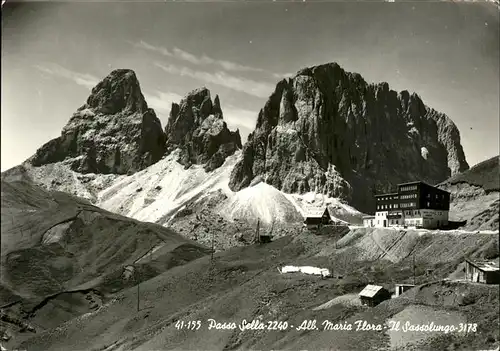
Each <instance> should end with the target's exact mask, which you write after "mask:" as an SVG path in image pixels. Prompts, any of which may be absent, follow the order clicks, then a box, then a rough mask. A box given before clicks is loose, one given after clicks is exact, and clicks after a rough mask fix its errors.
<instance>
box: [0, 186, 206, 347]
mask: <svg viewBox="0 0 500 351" xmlns="http://www.w3.org/2000/svg"><path fill="white" fill-rule="evenodd" d="M1 189H2V197H1V207H2V218H1V223H2V231H1V233H2V235H1V255H0V261H1V262H0V306H2V309H1V313H0V318H1V321H2V323H0V336H1V335H2V332H6V331H7V332H8V334H9V335H10V336H11V340H9V341H8V342H7V344H6V345H5V346H6V347H8V348H9V349H12V348H11V347H10V344H11V343H12V342H20V341H22V340H23V339H25V338H27V337H30V336H32V335H33V333H40V332H42V331H44V330H45V329H50V328H53V327H56V326H57V325H59V324H61V323H63V322H65V321H67V320H69V319H72V318H74V317H77V316H80V315H82V314H84V313H88V312H92V311H94V310H95V309H97V308H99V307H100V306H101V304H102V303H105V302H106V301H109V300H110V299H112V298H113V296H114V294H116V293H117V292H119V291H121V290H123V289H126V288H129V287H131V286H134V285H136V284H138V283H140V282H141V281H145V280H148V279H150V278H152V277H154V276H156V275H158V274H160V273H162V272H164V271H166V270H168V269H170V268H172V267H175V266H178V265H182V264H184V263H186V262H189V261H191V260H195V259H197V258H199V257H202V256H204V255H207V254H208V253H209V252H210V251H209V250H208V249H207V248H206V247H204V246H202V245H200V244H198V243H196V242H194V241H191V240H188V239H186V238H184V237H183V236H181V235H179V234H177V233H175V232H173V231H172V230H171V229H167V228H164V227H162V226H159V225H155V224H152V223H142V222H139V221H136V220H133V219H130V218H126V217H123V216H119V215H116V214H113V213H110V212H108V211H105V210H103V209H100V208H98V207H96V206H93V205H91V204H90V203H89V202H88V201H86V200H83V199H80V198H77V197H73V196H71V195H69V194H66V193H63V192H51V191H46V190H43V189H41V188H40V187H38V186H35V185H34V184H32V183H29V182H26V181H13V182H5V181H2V184H1Z"/></svg>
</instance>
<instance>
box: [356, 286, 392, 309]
mask: <svg viewBox="0 0 500 351" xmlns="http://www.w3.org/2000/svg"><path fill="white" fill-rule="evenodd" d="M390 298H391V293H390V292H389V291H388V290H387V289H384V288H383V287H382V286H379V285H371V284H369V285H367V286H366V287H365V288H364V289H363V290H362V291H361V292H360V293H359V299H360V300H361V303H362V304H363V305H366V306H370V307H373V306H376V305H378V304H379V303H381V302H382V301H385V300H389V299H390Z"/></svg>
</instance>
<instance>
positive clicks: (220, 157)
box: [165, 88, 242, 171]
mask: <svg viewBox="0 0 500 351" xmlns="http://www.w3.org/2000/svg"><path fill="white" fill-rule="evenodd" d="M165 134H166V139H167V143H166V144H167V149H168V150H169V151H170V150H173V149H176V148H180V149H181V150H182V152H181V156H180V157H179V160H178V161H179V162H180V163H181V164H183V165H184V166H185V167H189V166H191V165H192V164H203V165H204V167H205V170H206V171H211V170H214V169H216V168H218V167H220V166H221V165H222V164H223V163H224V161H225V160H226V157H228V156H230V155H232V154H233V153H234V152H235V151H236V150H238V149H241V147H242V145H241V137H240V133H239V131H238V130H236V131H234V132H231V131H230V130H229V129H228V128H227V124H226V122H224V120H223V115H222V109H221V107H220V101H219V97H218V96H216V97H215V99H214V101H213V102H212V99H211V97H210V91H209V90H208V89H206V88H201V89H197V90H194V91H192V92H190V93H189V94H187V95H186V97H184V98H183V99H182V100H181V102H180V103H179V104H176V103H173V104H172V109H171V111H170V117H169V120H168V123H167V126H166V127H165Z"/></svg>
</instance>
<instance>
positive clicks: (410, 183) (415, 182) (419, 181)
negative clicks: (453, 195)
mask: <svg viewBox="0 0 500 351" xmlns="http://www.w3.org/2000/svg"><path fill="white" fill-rule="evenodd" d="M412 184H425V185H427V186H430V187H432V188H436V189H438V190H439V191H442V192H445V193H448V194H450V192H449V191H446V190H443V189H439V188H438V187H437V186H435V185H430V184H429V183H426V182H423V181H421V180H415V181H413V182H407V183H400V184H398V187H400V186H402V185H412Z"/></svg>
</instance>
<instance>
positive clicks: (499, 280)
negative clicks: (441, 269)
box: [465, 259, 500, 284]
mask: <svg viewBox="0 0 500 351" xmlns="http://www.w3.org/2000/svg"><path fill="white" fill-rule="evenodd" d="M465 280H468V281H471V282H474V283H484V284H500V270H499V266H498V262H494V261H471V260H468V259H466V260H465Z"/></svg>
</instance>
